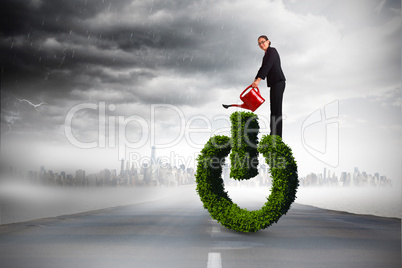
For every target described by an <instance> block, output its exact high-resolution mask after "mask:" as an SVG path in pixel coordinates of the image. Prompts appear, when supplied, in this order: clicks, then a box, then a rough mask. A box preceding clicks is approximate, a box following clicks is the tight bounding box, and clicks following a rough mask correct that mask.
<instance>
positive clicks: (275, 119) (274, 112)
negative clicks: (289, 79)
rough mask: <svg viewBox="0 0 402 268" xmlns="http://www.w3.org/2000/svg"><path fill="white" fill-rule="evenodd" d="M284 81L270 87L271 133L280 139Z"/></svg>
mask: <svg viewBox="0 0 402 268" xmlns="http://www.w3.org/2000/svg"><path fill="white" fill-rule="evenodd" d="M285 85H286V83H285V81H280V82H278V83H276V84H275V85H273V86H271V87H270V92H269V96H270V102H271V103H270V105H271V119H270V120H271V122H270V127H271V133H270V135H278V136H280V137H281V138H282V100H283V92H284V91H285Z"/></svg>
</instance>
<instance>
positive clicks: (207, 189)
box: [196, 112, 299, 232]
mask: <svg viewBox="0 0 402 268" xmlns="http://www.w3.org/2000/svg"><path fill="white" fill-rule="evenodd" d="M236 113H240V115H238V114H236V115H233V114H232V116H231V122H232V126H233V124H237V123H238V122H240V123H241V126H242V128H244V130H247V128H252V130H253V131H255V130H256V129H257V130H258V122H257V125H255V122H254V123H251V121H253V120H254V119H255V120H257V117H256V115H254V114H252V113H245V112H236ZM239 116H240V118H241V120H239V121H238V122H233V121H234V120H237V119H238V118H239ZM251 117H254V119H251V121H250V124H249V125H247V124H246V123H247V120H250V118H251ZM238 126H239V125H237V127H232V137H236V138H237V139H238V138H239V137H238V135H237V134H236V133H234V132H235V131H238V129H239V127H238ZM253 131H251V132H247V131H245V132H242V133H243V135H247V133H253ZM244 133H246V134H244ZM257 134H258V131H257ZM236 135H237V136H236ZM253 135H254V134H252V135H251V137H245V136H243V137H240V140H242V141H246V139H249V138H250V139H252V138H253ZM253 141H255V143H254V145H256V146H254V147H256V151H257V152H259V153H261V154H262V155H263V156H264V157H265V160H266V163H267V164H268V165H269V171H270V173H271V176H272V178H273V183H272V188H271V194H270V195H269V196H268V198H267V202H266V203H265V204H264V206H263V207H262V208H261V209H259V210H253V211H248V210H247V209H242V208H240V207H239V206H238V205H237V204H235V203H233V201H232V200H231V199H230V197H229V195H228V192H227V191H225V186H224V182H223V179H222V167H223V166H224V164H225V158H226V157H227V156H228V155H229V153H230V151H232V149H233V145H234V144H235V142H234V140H233V138H232V139H231V138H229V137H227V136H213V137H211V138H210V139H209V141H208V142H207V143H206V144H205V146H204V148H203V149H202V151H201V154H200V155H199V156H198V158H197V161H198V163H197V173H196V182H197V188H196V190H197V193H198V195H199V196H200V199H201V201H202V202H203V206H204V208H205V209H207V210H208V212H209V213H210V215H211V217H212V218H213V219H215V220H217V221H218V222H219V223H221V224H222V225H223V226H225V227H226V228H229V229H233V230H235V231H238V232H257V231H258V230H261V229H265V228H267V227H269V226H270V225H272V224H273V223H275V222H277V221H278V220H279V218H280V217H281V216H282V215H284V214H286V213H287V211H288V210H289V208H290V206H291V204H292V203H293V202H294V200H295V198H296V192H297V188H298V185H299V183H298V176H297V165H296V161H295V159H294V158H293V155H292V150H291V148H290V147H289V146H287V145H286V144H284V143H283V142H282V139H281V138H280V137H279V136H271V135H265V136H263V138H262V139H261V142H260V143H259V144H258V141H257V140H256V139H255V140H253ZM240 144H243V143H242V142H240ZM252 144H253V143H250V144H247V146H249V147H253V145H252ZM243 145H244V144H243ZM247 146H245V147H243V146H240V147H236V150H240V151H241V152H246V153H245V154H244V155H243V156H245V157H246V159H249V160H250V161H252V159H253V158H254V157H255V153H254V151H253V150H251V148H247ZM236 150H234V151H236ZM247 153H248V154H247ZM247 157H248V158H247ZM249 160H247V161H249ZM242 168H243V167H240V168H239V166H235V167H234V170H231V174H232V172H233V174H237V175H236V176H237V177H238V179H240V176H245V178H250V177H248V176H250V174H254V173H255V171H252V172H248V173H247V172H246V173H244V170H243V171H242ZM239 170H240V171H239ZM257 172H258V171H257ZM240 174H242V175H240ZM244 174H245V175H244ZM257 174H258V173H257ZM257 174H255V175H257Z"/></svg>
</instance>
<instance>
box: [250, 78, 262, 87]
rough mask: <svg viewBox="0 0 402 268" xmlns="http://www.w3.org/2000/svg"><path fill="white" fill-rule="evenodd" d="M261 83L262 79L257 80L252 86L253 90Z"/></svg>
mask: <svg viewBox="0 0 402 268" xmlns="http://www.w3.org/2000/svg"><path fill="white" fill-rule="evenodd" d="M260 81H261V78H257V79H255V80H254V82H253V83H252V84H251V87H252V88H256V87H258V84H259V83H260Z"/></svg>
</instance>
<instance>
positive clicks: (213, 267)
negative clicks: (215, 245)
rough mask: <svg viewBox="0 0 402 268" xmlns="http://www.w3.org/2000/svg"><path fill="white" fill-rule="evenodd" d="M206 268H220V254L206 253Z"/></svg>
mask: <svg viewBox="0 0 402 268" xmlns="http://www.w3.org/2000/svg"><path fill="white" fill-rule="evenodd" d="M207 268H222V259H221V254H220V253H216V252H209V253H208V266H207Z"/></svg>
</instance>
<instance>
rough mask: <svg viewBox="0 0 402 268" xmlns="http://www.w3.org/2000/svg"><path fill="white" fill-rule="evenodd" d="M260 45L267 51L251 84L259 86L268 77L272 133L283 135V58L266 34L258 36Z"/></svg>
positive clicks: (284, 79)
mask: <svg viewBox="0 0 402 268" xmlns="http://www.w3.org/2000/svg"><path fill="white" fill-rule="evenodd" d="M258 46H259V47H260V48H261V49H262V50H264V51H265V54H264V58H263V59H262V64H261V67H260V69H259V70H258V73H257V75H256V77H255V79H254V82H253V83H252V84H251V86H252V87H253V88H254V87H258V84H259V83H260V81H261V79H262V80H265V78H267V86H268V87H269V88H270V105H271V118H270V128H271V133H270V135H278V136H280V137H282V100H283V92H284V91H285V81H286V78H285V75H284V74H283V71H282V67H281V59H280V57H279V54H278V51H277V50H276V49H275V48H273V47H271V41H269V39H268V37H267V36H265V35H261V36H260V37H258Z"/></svg>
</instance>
